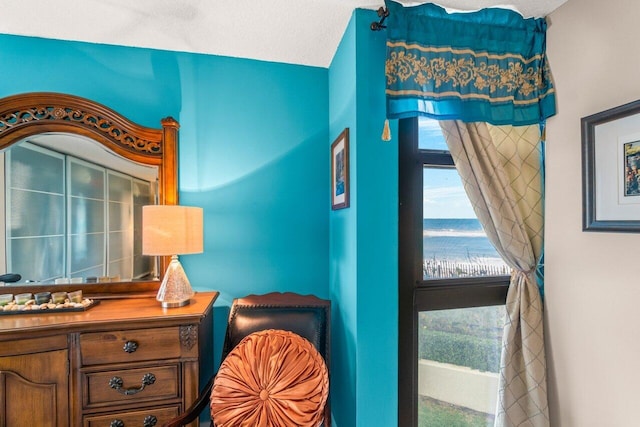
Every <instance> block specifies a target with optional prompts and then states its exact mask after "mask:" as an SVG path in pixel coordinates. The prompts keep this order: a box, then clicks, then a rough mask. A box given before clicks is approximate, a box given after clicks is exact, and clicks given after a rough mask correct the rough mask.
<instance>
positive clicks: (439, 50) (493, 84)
mask: <svg viewBox="0 0 640 427" xmlns="http://www.w3.org/2000/svg"><path fill="white" fill-rule="evenodd" d="M386 6H387V8H388V10H389V17H388V18H387V60H386V64H385V73H386V78H387V88H386V95H387V118H389V119H398V118H405V117H415V116H417V115H424V116H429V117H432V118H436V119H440V120H453V119H456V120H463V121H465V122H475V121H481V122H488V123H492V124H495V125H502V124H513V125H527V124H535V123H539V122H542V121H544V119H546V118H547V117H550V116H552V115H554V114H555V90H554V87H553V83H552V78H551V72H550V70H549V66H548V62H547V57H546V53H545V49H546V21H545V20H544V19H533V18H530V19H524V18H523V17H522V16H521V15H519V14H518V13H517V12H514V11H511V10H507V9H497V8H493V9H483V10H480V11H478V12H471V13H447V11H446V10H445V9H443V8H442V7H440V6H437V5H435V4H432V3H425V4H422V5H419V6H413V7H404V6H402V5H401V4H399V3H396V2H394V1H391V0H386Z"/></svg>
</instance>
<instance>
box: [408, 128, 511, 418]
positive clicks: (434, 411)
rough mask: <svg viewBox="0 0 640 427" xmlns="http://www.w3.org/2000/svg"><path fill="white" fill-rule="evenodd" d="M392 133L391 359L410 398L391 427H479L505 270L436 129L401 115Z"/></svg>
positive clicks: (490, 389) (491, 379)
mask: <svg viewBox="0 0 640 427" xmlns="http://www.w3.org/2000/svg"><path fill="white" fill-rule="evenodd" d="M400 132H405V134H404V135H405V136H406V137H407V139H406V140H404V139H403V136H402V135H401V137H400V138H401V147H400V169H401V170H400V181H401V189H404V190H401V194H400V197H401V210H400V217H401V220H400V222H401V223H400V246H401V247H402V250H400V254H399V263H400V264H401V265H403V267H402V269H401V272H400V277H399V286H400V301H401V302H400V312H401V313H406V312H407V310H409V311H410V312H411V315H409V314H407V315H406V316H405V317H402V319H401V328H400V340H401V341H402V344H401V349H400V355H399V357H400V362H401V363H411V364H412V367H411V368H409V369H406V370H405V369H404V368H399V377H400V384H401V388H402V387H403V384H404V383H405V382H404V381H403V378H404V379H406V380H410V385H411V387H407V388H406V389H404V391H400V390H399V393H400V397H401V401H402V402H403V401H404V400H402V398H403V396H405V395H404V394H403V393H407V394H408V395H406V397H407V398H409V396H410V399H411V402H409V404H407V405H406V407H405V406H403V408H401V409H403V410H404V409H405V408H406V410H407V411H410V412H411V414H410V415H404V414H401V415H399V422H400V425H407V426H413V427H415V426H418V427H423V426H425V427H426V426H429V427H433V426H435V427H445V426H446V427H450V426H454V425H455V426H461V427H462V426H474V427H478V426H481V427H485V426H486V427H489V426H491V425H493V420H494V414H495V403H496V398H497V384H498V372H499V365H500V354H501V348H502V329H503V327H504V316H505V306H504V303H505V299H506V290H507V288H508V284H509V276H510V274H511V270H510V268H509V267H508V266H507V265H506V263H505V262H504V261H503V259H502V258H501V256H500V255H499V254H498V252H497V251H496V249H495V248H494V247H493V245H492V244H491V242H490V241H489V239H488V238H487V235H486V233H485V232H484V229H483V227H482V225H481V224H480V221H479V220H478V219H477V217H476V214H475V212H474V210H473V206H472V204H471V202H470V200H469V198H468V196H467V194H466V191H465V189H464V185H463V182H462V179H461V178H460V175H459V174H458V171H457V170H456V168H455V164H454V161H453V158H452V156H451V153H450V152H449V150H448V146H447V144H446V141H445V139H444V135H443V134H442V130H441V128H440V124H439V123H438V122H437V121H435V120H431V119H428V118H424V117H421V118H417V119H407V120H406V121H405V122H403V123H402V126H401V127H400ZM402 144H405V145H402ZM403 209H406V210H405V211H403ZM403 212H406V213H405V215H404V216H403ZM409 212H410V213H409ZM405 218H406V219H405ZM403 302H404V303H403ZM405 328H406V329H409V331H407V332H405V330H406V329H405ZM414 340H415V341H414ZM412 343H415V344H412ZM404 387H406V386H404ZM409 393H410V394H409Z"/></svg>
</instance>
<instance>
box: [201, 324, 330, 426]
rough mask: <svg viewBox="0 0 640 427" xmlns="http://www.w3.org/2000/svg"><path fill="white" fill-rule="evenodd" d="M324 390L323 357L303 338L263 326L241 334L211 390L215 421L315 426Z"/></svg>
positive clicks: (326, 388)
mask: <svg viewBox="0 0 640 427" xmlns="http://www.w3.org/2000/svg"><path fill="white" fill-rule="evenodd" d="M328 394H329V374H328V372H327V366H326V364H325V362H324V359H323V358H322V356H321V355H320V353H318V351H317V350H316V348H315V347H314V346H313V345H312V344H311V343H310V342H309V341H307V340H306V339H304V338H302V337H301V336H299V335H297V334H294V333H293V332H288V331H281V330H277V329H269V330H264V331H259V332H254V333H253V334H250V335H248V336H247V337H245V338H244V339H243V340H242V341H240V343H239V344H238V345H237V346H236V347H235V348H234V349H233V350H232V351H231V352H230V353H229V355H228V356H227V357H226V359H225V360H224V361H223V362H222V365H221V366H220V370H219V371H218V374H217V375H216V378H215V381H214V384H213V389H212V390H211V417H212V419H213V424H214V425H215V426H216V427H240V426H247V427H249V426H250V427H291V426H299V427H307V426H308V427H317V426H319V425H320V424H321V423H322V420H323V414H324V406H325V403H326V401H327V396H328Z"/></svg>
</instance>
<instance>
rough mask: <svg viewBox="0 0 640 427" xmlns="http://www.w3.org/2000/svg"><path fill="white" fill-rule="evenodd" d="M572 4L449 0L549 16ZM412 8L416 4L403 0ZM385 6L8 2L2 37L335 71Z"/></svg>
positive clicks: (365, 2) (369, 1) (363, 2)
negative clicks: (363, 25) (359, 17)
mask: <svg viewBox="0 0 640 427" xmlns="http://www.w3.org/2000/svg"><path fill="white" fill-rule="evenodd" d="M566 1H567V0H507V1H504V2H501V1H499V0H498V1H496V0H442V1H439V2H437V3H438V4H440V5H442V6H444V7H449V8H454V9H458V10H476V9H481V8H485V7H491V6H500V5H504V6H506V7H511V8H514V9H516V10H518V11H519V12H520V13H522V14H523V15H524V16H525V17H530V16H535V17H541V16H546V15H548V14H549V13H551V12H552V11H553V10H555V9H556V8H558V7H559V6H560V5H562V4H563V3H565V2H566ZM401 3H404V4H416V3H415V2H409V1H406V0H404V1H401ZM383 4H384V2H383V0H58V1H51V0H29V1H2V12H0V33H4V34H16V35H25V36H37V37H46V38H52V39H62V40H76V41H87V42H93V43H106V44H115V45H123V46H137V47H148V48H156V49H166V50H175V51H185V52H195V53H207V54H214V55H224V56H233V57H241V58H251V59H259V60H265V61H274V62H284V63H292V64H302V65H312V66H319V67H328V66H329V65H330V63H331V59H332V58H333V55H334V53H335V51H336V48H337V46H338V43H339V42H340V39H341V37H342V34H343V33H344V30H345V28H346V26H347V23H348V22H349V19H350V17H351V13H352V11H353V9H355V8H368V9H378V8H379V7H380V6H382V5H383Z"/></svg>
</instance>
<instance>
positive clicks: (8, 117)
mask: <svg viewBox="0 0 640 427" xmlns="http://www.w3.org/2000/svg"><path fill="white" fill-rule="evenodd" d="M160 122H161V125H162V128H161V129H153V128H147V127H143V126H140V125H138V124H136V123H134V122H132V121H131V120H129V119H127V118H126V117H124V116H122V115H121V114H119V113H117V112H115V111H113V110H111V109H110V108H108V107H106V106H104V105H101V104H98V103H97V102H94V101H91V100H88V99H85V98H81V97H78V96H74V95H67V94H61V93H50V92H33V93H24V94H18V95H13V96H8V97H5V98H2V99H0V150H4V149H6V148H8V147H10V146H11V145H13V144H15V143H17V142H20V141H23V140H24V139H25V138H28V137H31V136H35V135H38V134H43V133H68V134H74V135H80V136H84V137H87V138H90V139H92V140H94V141H97V142H99V143H100V144H102V145H103V146H104V147H106V148H107V149H109V150H111V151H113V152H115V153H116V154H118V155H120V156H122V157H124V158H126V159H128V160H131V161H134V162H137V163H141V164H144V165H148V166H156V167H157V168H158V201H159V203H160V204H166V205H175V204H178V174H177V162H178V158H177V145H178V128H179V125H178V122H177V121H176V120H174V119H173V118H171V117H167V118H165V119H162V120H161V121H160ZM0 243H2V242H0ZM169 261H170V257H161V262H160V267H159V272H160V274H164V271H165V270H166V267H167V265H168V263H169ZM53 286H54V287H55V289H56V290H75V289H83V292H85V294H87V295H91V296H94V297H99V296H116V295H121V296H126V295H129V296H131V295H135V294H149V293H151V292H155V291H157V289H158V287H159V282H158V281H156V280H148V281H144V280H136V281H130V282H118V283H98V284H74V285H53ZM51 288H52V285H37V286H30V285H20V287H19V289H20V291H21V292H22V291H24V292H38V291H42V290H50V289H51Z"/></svg>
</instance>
